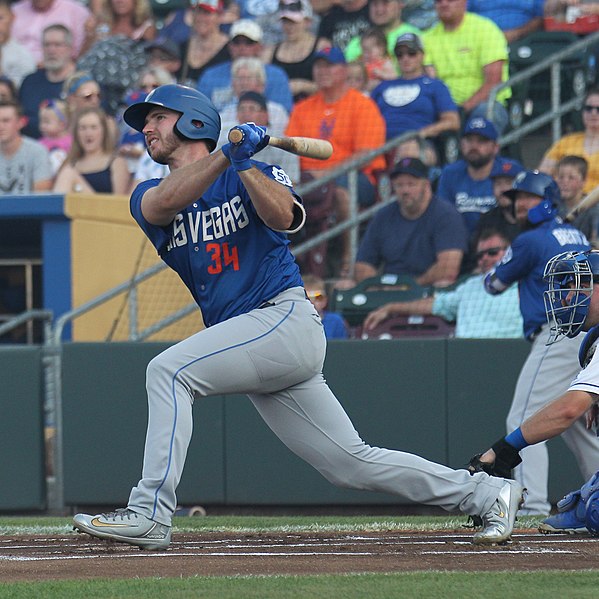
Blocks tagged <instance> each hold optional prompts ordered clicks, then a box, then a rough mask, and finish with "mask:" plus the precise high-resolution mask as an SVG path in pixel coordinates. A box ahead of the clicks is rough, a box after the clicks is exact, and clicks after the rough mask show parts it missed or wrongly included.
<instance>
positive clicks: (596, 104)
mask: <svg viewBox="0 0 599 599" xmlns="http://www.w3.org/2000/svg"><path fill="white" fill-rule="evenodd" d="M582 124H583V127H584V131H579V132H577V133H570V134H568V135H564V137H562V138H561V139H558V140H557V141H556V142H555V143H554V144H553V145H552V146H551V147H550V148H549V149H548V150H547V152H546V153H545V155H544V156H543V159H542V160H541V164H539V170H540V171H542V172H544V173H548V174H550V175H551V176H553V177H555V176H556V175H557V172H556V167H557V163H558V161H559V160H560V159H561V158H563V157H564V156H566V155H568V154H573V155H574V156H582V157H583V158H585V159H586V161H587V162H588V163H589V172H588V176H587V180H586V183H585V186H584V193H589V192H590V191H591V190H592V189H594V188H595V187H597V186H598V185H599V87H592V88H591V89H589V90H588V91H587V93H586V95H585V98H584V103H583V106H582Z"/></svg>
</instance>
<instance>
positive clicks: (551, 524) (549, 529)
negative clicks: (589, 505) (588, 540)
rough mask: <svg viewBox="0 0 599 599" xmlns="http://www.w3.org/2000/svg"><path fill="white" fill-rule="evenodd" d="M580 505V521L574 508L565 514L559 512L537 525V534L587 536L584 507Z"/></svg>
mask: <svg viewBox="0 0 599 599" xmlns="http://www.w3.org/2000/svg"><path fill="white" fill-rule="evenodd" d="M581 505H582V519H581V517H580V516H581V515H580V514H578V513H577V512H578V510H577V509H576V508H575V509H573V510H569V511H567V512H559V513H557V514H555V516H549V518H545V520H543V522H541V524H539V532H542V533H543V534H552V533H569V534H589V531H588V529H587V527H586V521H585V518H584V505H583V504H581Z"/></svg>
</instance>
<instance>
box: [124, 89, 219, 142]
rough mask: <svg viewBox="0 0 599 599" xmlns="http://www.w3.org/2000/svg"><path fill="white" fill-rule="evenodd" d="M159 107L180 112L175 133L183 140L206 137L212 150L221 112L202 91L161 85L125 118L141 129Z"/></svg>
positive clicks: (126, 114) (138, 129)
mask: <svg viewBox="0 0 599 599" xmlns="http://www.w3.org/2000/svg"><path fill="white" fill-rule="evenodd" d="M156 106H162V107H164V108H169V109H170V110H175V111H176V112H180V113H181V116H180V117H179V120H178V121H177V123H176V124H175V132H176V133H177V134H178V135H180V136H181V137H182V138H183V139H190V140H202V139H203V140H206V141H207V142H208V147H209V149H210V151H211V152H212V150H214V148H215V147H216V143H217V141H218V136H219V134H220V115H219V114H218V110H216V107H215V106H214V104H213V103H212V102H211V100H210V99H209V98H208V97H206V96H205V95H204V94H203V93H201V92H199V91H198V90H196V89H193V88H191V87H186V86H184V85H178V84H174V83H173V84H168V85H161V86H160V87H157V88H156V89H155V90H153V91H151V92H150V93H149V94H148V95H147V96H146V98H145V100H144V101H143V102H138V103H136V104H132V105H131V106H129V108H127V110H125V112H124V114H123V118H124V119H125V122H126V123H127V124H128V125H130V126H131V127H133V128H134V129H136V130H137V131H142V130H143V128H144V126H145V124H146V117H147V116H148V113H149V112H150V110H151V109H152V108H154V107H156Z"/></svg>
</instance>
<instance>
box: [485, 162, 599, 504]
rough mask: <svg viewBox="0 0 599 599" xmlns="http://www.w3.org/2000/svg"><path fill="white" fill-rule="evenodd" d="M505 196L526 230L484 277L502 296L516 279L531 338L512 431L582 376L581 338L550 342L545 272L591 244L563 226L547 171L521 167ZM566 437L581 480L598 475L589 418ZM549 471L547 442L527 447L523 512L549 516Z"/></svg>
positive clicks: (598, 445)
mask: <svg viewBox="0 0 599 599" xmlns="http://www.w3.org/2000/svg"><path fill="white" fill-rule="evenodd" d="M506 195H507V196H508V197H509V198H510V199H511V200H512V202H513V206H514V212H515V215H516V219H517V221H518V223H519V224H520V226H521V227H522V233H520V234H519V235H518V236H517V237H516V238H515V239H514V241H513V242H512V244H511V246H510V249H509V250H508V251H507V252H506V254H505V256H504V257H503V260H502V261H501V262H500V263H499V264H498V265H497V266H496V267H495V268H493V269H492V270H491V272H490V273H489V274H487V276H486V278H485V288H486V289H487V291H488V292H489V293H491V294H497V293H502V292H503V291H505V290H506V289H508V288H509V286H510V285H512V284H513V283H515V282H518V289H519V294H520V310H521V312H522V317H523V320H524V336H525V337H526V338H527V339H528V340H529V341H530V342H531V348H530V353H529V355H528V357H527V359H526V361H525V363H524V365H523V366H522V370H521V371H520V374H519V376H518V382H517V383H516V389H515V391H514V397H513V399H512V405H511V407H510V410H509V413H508V416H507V420H506V424H507V430H508V432H510V431H513V430H516V429H518V427H520V426H521V425H522V423H523V422H524V421H525V420H526V419H527V418H529V417H530V416H531V415H532V414H534V413H535V412H536V411H538V410H539V409H540V408H542V407H543V406H545V405H546V404H548V403H549V402H551V401H553V400H554V399H556V398H557V397H559V396H560V395H561V394H562V393H564V392H565V391H566V390H567V389H568V386H569V385H570V382H571V381H572V379H574V377H575V376H576V374H577V373H578V370H579V365H578V360H577V359H576V356H577V354H578V350H579V346H580V341H581V340H580V338H578V339H575V338H571V339H570V338H568V339H565V340H564V341H563V342H562V343H556V344H553V345H549V346H547V343H548V342H550V340H551V335H552V332H551V329H550V327H549V326H548V324H547V318H546V314H545V305H544V301H543V297H544V293H545V291H547V282H546V281H545V280H544V279H543V272H544V270H545V265H546V264H547V262H548V260H550V259H551V258H552V257H553V256H555V255H556V254H560V253H563V252H584V251H587V250H589V249H590V246H589V243H588V241H587V239H586V237H585V236H584V234H583V233H581V232H580V231H578V229H575V228H574V227H572V226H571V225H568V224H565V223H564V222H563V221H562V219H561V218H560V217H559V216H558V207H559V205H560V193H559V188H558V186H557V183H556V182H555V181H554V180H553V179H552V178H551V177H550V176H549V175H546V174H545V173H540V172H538V171H524V172H522V173H520V174H519V175H518V176H517V177H516V178H515V180H514V184H513V185H512V189H511V190H510V191H508V192H506ZM589 437H591V438H589ZM563 439H564V441H565V442H566V444H567V445H568V448H569V449H570V451H572V453H573V454H574V456H575V458H576V460H577V462H578V465H579V468H580V470H581V472H582V474H583V476H584V478H585V479H586V478H588V477H590V476H591V475H592V474H594V473H595V471H596V470H597V465H598V464H599V439H597V438H596V437H594V436H593V435H589V433H588V431H586V430H585V427H584V423H581V424H579V425H578V426H573V427H571V428H570V429H569V430H568V431H566V432H565V433H564V434H563ZM523 447H524V446H523ZM548 474H549V460H548V454H547V448H546V447H545V444H537V445H533V446H530V447H525V448H523V450H522V464H521V465H520V466H518V467H517V468H516V469H515V471H514V476H515V478H516V480H518V481H519V482H520V483H521V484H523V486H525V487H526V488H527V489H528V495H527V498H526V501H525V503H524V508H523V513H524V514H544V515H547V514H549V510H550V508H551V505H550V503H549V501H548V494H547V481H548Z"/></svg>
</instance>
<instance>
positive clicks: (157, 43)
mask: <svg viewBox="0 0 599 599" xmlns="http://www.w3.org/2000/svg"><path fill="white" fill-rule="evenodd" d="M144 49H145V51H146V52H151V51H152V50H162V51H163V52H164V53H165V54H168V55H169V56H170V57H171V58H176V59H177V60H181V49H180V48H179V44H177V43H176V42H174V41H173V40H171V39H169V38H167V37H157V38H156V39H155V40H153V41H151V42H149V43H147V44H146V46H145V48H144Z"/></svg>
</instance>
